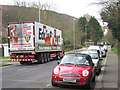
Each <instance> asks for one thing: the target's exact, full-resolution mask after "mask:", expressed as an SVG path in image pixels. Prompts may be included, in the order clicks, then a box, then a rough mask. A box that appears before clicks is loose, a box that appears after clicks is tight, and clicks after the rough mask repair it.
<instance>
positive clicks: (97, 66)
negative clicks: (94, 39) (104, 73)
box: [80, 51, 102, 75]
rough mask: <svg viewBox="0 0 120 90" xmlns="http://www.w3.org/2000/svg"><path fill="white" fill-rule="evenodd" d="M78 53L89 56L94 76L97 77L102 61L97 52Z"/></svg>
mask: <svg viewBox="0 0 120 90" xmlns="http://www.w3.org/2000/svg"><path fill="white" fill-rule="evenodd" d="M80 53H83V54H88V55H90V56H91V58H92V61H93V63H94V64H95V71H96V74H97V75H99V74H100V72H101V67H102V59H101V58H100V55H99V53H98V52H97V51H81V52H80Z"/></svg>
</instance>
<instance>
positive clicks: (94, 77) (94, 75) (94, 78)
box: [92, 72, 96, 82]
mask: <svg viewBox="0 0 120 90" xmlns="http://www.w3.org/2000/svg"><path fill="white" fill-rule="evenodd" d="M94 73H95V74H94V77H93V80H92V81H93V82H95V77H96V72H94Z"/></svg>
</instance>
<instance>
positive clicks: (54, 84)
mask: <svg viewBox="0 0 120 90" xmlns="http://www.w3.org/2000/svg"><path fill="white" fill-rule="evenodd" d="M52 86H57V84H56V83H55V82H54V81H53V77H52Z"/></svg>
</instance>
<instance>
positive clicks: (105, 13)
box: [100, 0, 120, 41]
mask: <svg viewBox="0 0 120 90" xmlns="http://www.w3.org/2000/svg"><path fill="white" fill-rule="evenodd" d="M102 5H103V6H104V8H103V9H102V11H101V14H100V15H101V17H102V19H103V21H105V22H107V23H108V27H109V28H110V29H111V31H112V34H113V37H114V38H115V39H117V40H118V41H120V30H119V28H120V17H119V16H120V12H119V10H120V1H118V0H116V1H114V2H111V1H110V0H108V2H107V3H106V4H105V3H103V4H102Z"/></svg>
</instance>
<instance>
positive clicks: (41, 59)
mask: <svg viewBox="0 0 120 90" xmlns="http://www.w3.org/2000/svg"><path fill="white" fill-rule="evenodd" d="M38 63H41V64H43V63H44V56H43V54H39V56H38Z"/></svg>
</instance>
